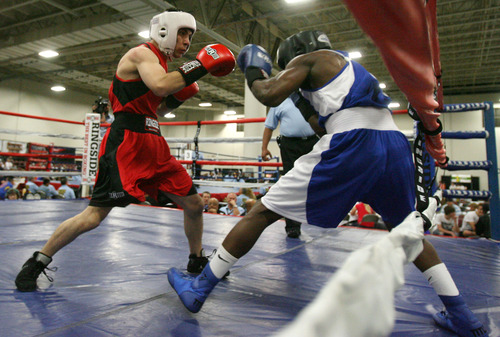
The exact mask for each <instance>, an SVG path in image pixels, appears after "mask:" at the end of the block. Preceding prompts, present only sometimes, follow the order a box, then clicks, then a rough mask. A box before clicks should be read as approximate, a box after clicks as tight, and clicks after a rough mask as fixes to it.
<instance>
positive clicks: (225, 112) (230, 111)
mask: <svg viewBox="0 0 500 337" xmlns="http://www.w3.org/2000/svg"><path fill="white" fill-rule="evenodd" d="M224 115H236V111H234V110H226V111H224Z"/></svg>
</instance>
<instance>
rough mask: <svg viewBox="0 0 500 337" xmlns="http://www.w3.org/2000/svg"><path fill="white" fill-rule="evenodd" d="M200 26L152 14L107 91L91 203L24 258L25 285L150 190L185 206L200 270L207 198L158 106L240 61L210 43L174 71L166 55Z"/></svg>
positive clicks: (180, 50)
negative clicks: (177, 153)
mask: <svg viewBox="0 0 500 337" xmlns="http://www.w3.org/2000/svg"><path fill="white" fill-rule="evenodd" d="M195 31H196V20H195V18H194V17H193V16H192V15H191V14H189V13H185V12H179V11H167V12H164V13H161V14H158V15H156V16H155V17H153V19H152V20H151V24H150V37H151V41H150V42H147V43H144V44H141V45H139V46H137V47H134V48H132V49H130V50H129V51H128V52H127V53H126V54H125V55H124V56H123V57H122V58H121V60H120V62H119V63H118V67H117V70H116V73H115V76H114V78H113V82H112V84H111V87H110V89H109V99H110V103H111V106H112V109H113V113H114V115H115V120H114V122H113V123H112V125H111V127H110V128H109V129H108V131H107V132H106V134H105V135H104V138H103V140H102V143H101V147H100V152H99V170H98V173H97V178H96V184H95V187H94V191H93V194H92V198H91V200H90V203H89V206H88V207H87V208H86V209H85V210H84V211H83V212H82V213H80V214H78V215H76V216H75V217H73V218H70V219H68V220H66V221H64V222H63V223H62V224H61V225H59V227H58V228H57V229H56V231H55V232H54V233H53V234H52V236H51V237H50V239H49V240H48V241H47V243H46V244H45V246H44V247H43V248H42V249H41V250H40V251H39V252H38V251H37V252H35V253H34V254H33V256H32V257H31V258H30V259H29V260H28V261H26V263H25V264H24V265H23V268H22V270H21V271H20V272H19V274H18V276H17V277H16V286H17V288H18V290H20V291H34V290H36V280H37V278H38V276H39V275H40V273H41V272H43V271H44V269H45V268H46V267H47V265H48V264H49V263H50V262H51V261H52V256H53V255H54V254H55V253H56V252H58V251H59V250H60V249H61V248H63V247H64V246H66V245H67V244H69V243H70V242H72V241H73V240H74V239H76V238H77V237H78V236H79V235H80V234H82V233H85V232H87V231H89V230H92V229H94V228H96V227H97V226H98V225H99V224H100V223H101V222H102V220H104V218H106V216H107V215H108V213H109V212H110V211H111V209H112V208H113V207H116V206H118V207H125V206H127V205H128V204H130V203H141V202H143V201H145V196H146V194H147V195H149V196H151V197H153V198H155V199H157V200H161V199H162V198H169V199H170V200H172V201H173V202H175V203H176V204H178V205H179V206H180V207H182V208H183V210H184V231H185V233H186V236H187V239H188V242H189V251H190V255H189V263H188V267H187V270H188V272H192V273H199V272H200V271H201V270H202V269H203V267H204V266H205V264H206V263H207V262H208V259H207V258H206V257H205V256H204V254H203V249H202V233H203V202H202V200H201V197H200V196H199V195H198V193H197V192H196V189H195V188H194V187H193V183H192V180H191V177H190V176H189V175H188V173H187V171H186V169H185V168H184V167H183V166H182V165H181V164H180V163H179V162H178V161H177V160H176V159H175V158H174V157H173V156H172V155H171V154H170V149H169V147H168V145H167V143H166V141H165V139H164V138H163V137H162V135H161V132H160V127H159V123H158V119H157V114H156V112H157V109H158V108H159V106H160V105H162V108H163V109H167V111H168V110H172V109H175V108H176V107H178V106H179V105H180V104H182V103H183V102H184V101H185V100H186V99H189V98H190V97H192V96H194V95H195V94H196V93H197V92H198V90H199V89H198V85H197V84H196V80H198V79H200V78H201V77H202V76H204V75H206V74H208V73H210V74H211V75H213V76H225V75H228V74H229V73H231V72H232V71H233V69H234V66H235V58H234V55H233V54H232V53H231V51H230V50H229V49H227V47H225V46H223V45H221V44H213V45H208V46H206V47H204V48H203V49H202V50H201V51H200V52H199V53H198V55H197V57H196V60H193V61H189V62H186V63H185V64H183V65H182V66H181V67H180V68H178V69H176V70H175V71H171V72H168V67H167V61H171V60H173V59H174V58H180V57H182V56H183V55H184V54H185V53H186V52H187V51H188V49H189V46H190V45H191V39H192V37H193V34H194V33H195Z"/></svg>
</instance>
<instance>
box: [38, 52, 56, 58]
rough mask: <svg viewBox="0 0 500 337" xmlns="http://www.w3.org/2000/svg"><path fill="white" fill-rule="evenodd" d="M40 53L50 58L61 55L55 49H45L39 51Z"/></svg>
mask: <svg viewBox="0 0 500 337" xmlns="http://www.w3.org/2000/svg"><path fill="white" fill-rule="evenodd" d="M38 55H40V56H42V57H46V58H49V57H55V56H57V55H59V53H58V52H56V51H53V50H44V51H41V52H39V53H38Z"/></svg>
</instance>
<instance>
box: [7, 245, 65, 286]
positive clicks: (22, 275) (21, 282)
mask: <svg viewBox="0 0 500 337" xmlns="http://www.w3.org/2000/svg"><path fill="white" fill-rule="evenodd" d="M38 254H40V253H39V252H34V253H33V256H32V257H30V258H29V259H28V261H26V262H25V263H24V264H23V267H22V269H21V271H20V272H19V274H17V277H16V287H17V290H19V291H23V292H26V291H35V290H36V280H37V279H38V276H40V274H41V273H43V274H44V275H45V276H46V277H47V279H48V280H49V281H50V282H52V281H54V279H53V278H52V277H50V276H49V275H47V274H46V273H45V269H48V270H51V271H56V270H57V269H56V268H54V269H50V268H47V265H45V264H43V262H41V261H37V260H36V257H37V256H38ZM50 261H52V258H50ZM49 263H50V262H49Z"/></svg>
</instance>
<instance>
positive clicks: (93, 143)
mask: <svg viewBox="0 0 500 337" xmlns="http://www.w3.org/2000/svg"><path fill="white" fill-rule="evenodd" d="M100 120H101V117H100V115H99V114H94V113H88V114H86V115H85V137H84V143H83V158H82V184H85V185H93V184H94V183H95V178H96V175H97V163H98V155H99V143H100V139H99V128H100V125H101V124H100Z"/></svg>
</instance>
